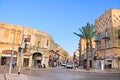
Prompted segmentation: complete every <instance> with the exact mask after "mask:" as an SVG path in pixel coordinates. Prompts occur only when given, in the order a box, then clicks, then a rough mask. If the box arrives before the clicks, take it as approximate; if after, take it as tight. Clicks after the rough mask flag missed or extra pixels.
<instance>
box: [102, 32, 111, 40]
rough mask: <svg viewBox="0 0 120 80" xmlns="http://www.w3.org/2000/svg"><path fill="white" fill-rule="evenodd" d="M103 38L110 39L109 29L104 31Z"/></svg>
mask: <svg viewBox="0 0 120 80" xmlns="http://www.w3.org/2000/svg"><path fill="white" fill-rule="evenodd" d="M102 39H110V32H109V31H107V32H104V33H103V34H102Z"/></svg>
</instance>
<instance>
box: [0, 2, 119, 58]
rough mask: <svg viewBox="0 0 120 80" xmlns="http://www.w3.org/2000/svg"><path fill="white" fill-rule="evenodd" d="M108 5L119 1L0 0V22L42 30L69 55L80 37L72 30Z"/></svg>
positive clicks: (76, 30) (98, 13) (92, 17)
mask: <svg viewBox="0 0 120 80" xmlns="http://www.w3.org/2000/svg"><path fill="white" fill-rule="evenodd" d="M111 8H115V9H120V0H0V22H6V23H9V24H15V25H20V26H26V27H30V28H34V29H37V30H40V31H43V32H46V33H48V34H50V35H51V36H52V37H53V39H54V41H55V42H56V43H57V44H59V45H60V46H61V47H62V48H63V49H64V50H66V51H68V53H69V54H70V55H71V56H72V55H73V53H74V52H75V51H76V49H77V48H78V43H79V39H80V38H79V37H78V36H76V35H74V34H73V32H76V33H80V31H79V30H78V29H79V28H81V27H83V26H85V25H86V23H88V22H89V23H90V24H93V25H94V22H95V19H97V18H98V17H99V16H101V15H102V14H104V13H105V11H108V10H109V9H111Z"/></svg>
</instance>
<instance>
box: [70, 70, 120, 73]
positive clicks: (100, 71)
mask: <svg viewBox="0 0 120 80" xmlns="http://www.w3.org/2000/svg"><path fill="white" fill-rule="evenodd" d="M69 71H79V72H87V73H120V71H104V70H103V71H102V70H69Z"/></svg>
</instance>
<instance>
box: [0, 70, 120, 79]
mask: <svg viewBox="0 0 120 80" xmlns="http://www.w3.org/2000/svg"><path fill="white" fill-rule="evenodd" d="M48 69H65V68H46V69H44V68H41V69H39V68H23V70H35V71H36V70H48ZM68 70H69V71H80V72H98V73H120V70H115V69H105V70H100V69H90V70H85V69H68ZM0 80H28V77H27V76H26V75H23V74H20V75H18V74H8V73H6V74H5V73H0Z"/></svg>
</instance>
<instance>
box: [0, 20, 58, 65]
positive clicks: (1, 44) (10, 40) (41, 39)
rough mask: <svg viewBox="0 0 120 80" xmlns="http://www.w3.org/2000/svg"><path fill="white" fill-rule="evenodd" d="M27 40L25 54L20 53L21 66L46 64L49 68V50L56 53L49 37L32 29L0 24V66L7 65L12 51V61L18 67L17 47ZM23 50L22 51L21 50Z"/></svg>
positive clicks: (52, 41) (18, 53)
mask: <svg viewBox="0 0 120 80" xmlns="http://www.w3.org/2000/svg"><path fill="white" fill-rule="evenodd" d="M25 40H27V42H26V43H25V44H27V45H26V52H24V53H22V66H25V67H32V66H37V64H38V63H40V64H41V65H43V64H46V66H49V57H50V55H51V54H52V52H51V50H53V51H56V45H55V42H54V40H53V38H52V37H51V35H49V34H47V33H45V32H42V31H39V30H36V29H32V28H27V27H24V26H17V25H12V24H7V23H2V22H1V23H0V65H4V64H6V65H7V64H9V63H10V57H11V53H12V51H13V50H14V55H13V56H14V58H13V61H16V63H17V65H19V60H20V52H19V51H18V48H19V47H22V48H23V47H24V45H25V44H24V42H25ZM22 50H23V49H22Z"/></svg>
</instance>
